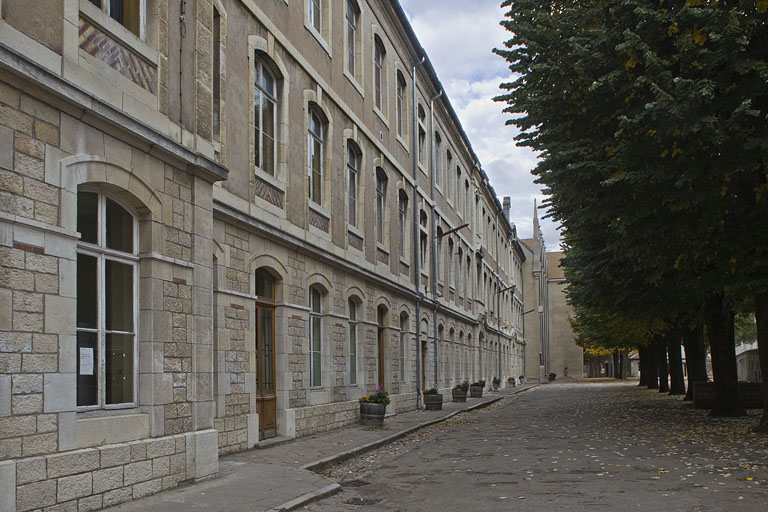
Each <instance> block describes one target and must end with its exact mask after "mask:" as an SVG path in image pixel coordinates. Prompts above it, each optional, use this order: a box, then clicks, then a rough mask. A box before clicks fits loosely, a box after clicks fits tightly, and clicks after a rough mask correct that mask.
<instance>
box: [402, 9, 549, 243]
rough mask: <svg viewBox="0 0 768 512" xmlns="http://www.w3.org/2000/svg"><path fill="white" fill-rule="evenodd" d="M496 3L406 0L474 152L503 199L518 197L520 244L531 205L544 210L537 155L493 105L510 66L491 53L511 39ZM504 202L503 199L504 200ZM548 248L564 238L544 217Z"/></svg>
mask: <svg viewBox="0 0 768 512" xmlns="http://www.w3.org/2000/svg"><path fill="white" fill-rule="evenodd" d="M500 3H501V2H500V1H498V0H469V1H468V0H400V4H401V5H402V6H403V9H404V10H405V12H406V14H407V15H408V18H409V19H410V21H411V25H412V26H413V29H414V31H415V32H416V35H417V36H418V38H419V41H420V42H421V45H422V46H423V47H424V49H425V50H426V51H427V54H428V55H429V59H430V61H431V62H432V65H433V66H434V67H435V70H436V71H437V75H438V77H439V78H440V81H441V82H442V84H443V87H444V88H445V93H446V95H447V96H448V98H449V99H450V101H451V104H452V105H453V108H454V109H455V110H456V113H457V115H458V116H459V119H461V122H462V126H463V128H464V131H465V132H466V133H467V136H468V137H469V140H470V142H471V144H472V148H473V149H474V151H475V153H476V154H477V156H478V158H479V159H480V162H481V164H482V166H483V169H484V170H485V172H486V173H487V174H488V177H489V178H490V180H491V185H492V186H493V188H494V189H495V190H496V193H497V194H498V195H499V197H500V198H501V197H503V196H510V198H511V199H512V206H511V217H512V222H513V223H515V224H516V226H517V230H518V235H519V236H520V237H521V238H528V237H530V236H531V233H532V229H533V221H532V215H533V200H534V199H536V200H537V201H538V203H539V204H541V202H542V200H543V198H544V196H543V194H542V193H541V188H542V187H541V186H540V185H536V184H534V183H533V180H534V176H532V175H531V174H530V171H531V169H533V168H534V167H535V166H536V155H535V154H534V153H533V152H532V151H530V150H529V149H527V148H519V147H517V146H516V145H515V142H514V140H513V138H514V136H515V135H517V133H518V131H517V129H516V128H514V127H512V126H506V125H505V122H506V120H507V119H509V115H507V114H503V113H502V112H501V110H502V109H503V108H504V105H503V104H501V103H496V102H494V101H492V98H493V97H494V96H497V95H499V94H501V92H502V91H501V90H500V89H499V84H501V83H502V82H505V81H509V79H510V75H509V70H508V68H507V64H506V62H505V61H504V60H503V59H502V58H501V57H499V56H497V55H495V54H493V53H491V50H492V49H493V48H495V47H496V48H498V47H502V46H503V44H504V41H505V40H506V39H509V33H508V32H506V31H505V30H504V29H503V28H502V27H501V26H500V25H499V21H501V19H502V18H503V17H504V11H503V10H502V9H501V8H499V4H500ZM500 200H501V199H500ZM544 214H545V212H543V211H539V219H540V223H541V229H542V231H543V233H544V239H545V241H546V243H547V247H548V249H549V250H557V249H558V246H559V237H560V235H559V232H558V230H557V227H556V226H555V225H554V223H552V222H551V221H550V220H549V219H541V217H543V216H544Z"/></svg>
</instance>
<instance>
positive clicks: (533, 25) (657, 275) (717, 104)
mask: <svg viewBox="0 0 768 512" xmlns="http://www.w3.org/2000/svg"><path fill="white" fill-rule="evenodd" d="M763 3H764V2H763ZM760 5H762V4H760ZM503 6H505V7H507V8H508V9H509V10H508V12H507V14H506V17H505V19H504V21H502V25H503V26H504V27H505V28H506V29H507V30H509V32H510V33H511V38H510V40H509V41H507V42H505V44H504V48H501V49H497V50H495V52H496V53H497V54H499V55H500V56H501V57H503V58H504V59H506V60H507V62H508V63H509V68H510V71H511V72H512V76H513V79H512V80H511V81H510V82H507V83H504V84H502V85H501V88H502V90H503V91H504V94H502V95H500V96H498V97H497V98H496V100H497V101H500V102H503V103H505V104H506V105H507V106H506V108H505V109H504V112H506V113H508V114H510V115H511V116H512V117H511V118H510V120H509V121H508V123H509V124H513V125H515V126H517V127H518V129H519V130H520V134H519V135H518V136H517V137H516V140H517V142H518V144H519V145H521V146H525V147H530V148H531V149H533V150H535V151H537V152H538V153H539V155H540V157H541V158H540V159H539V162H538V165H537V166H536V168H535V169H534V170H533V173H534V174H535V175H536V176H537V183H539V184H541V185H543V186H544V189H545V191H546V192H547V193H548V194H549V199H548V200H547V202H546V203H545V206H546V207H547V208H548V209H549V212H550V213H549V216H551V217H552V218H553V219H554V220H555V221H557V222H559V223H561V225H562V232H563V238H564V252H565V256H564V258H563V262H562V263H563V266H564V268H565V274H566V279H567V281H568V288H567V294H568V300H569V302H570V303H571V304H572V305H573V306H574V308H575V311H576V316H575V318H574V325H575V328H576V331H577V334H578V336H579V340H580V341H579V342H580V343H582V344H583V345H584V346H592V345H599V346H603V347H609V348H610V347H619V346H623V347H630V346H637V345H638V344H641V343H643V342H645V340H647V339H649V338H650V337H651V335H653V334H655V333H660V332H664V331H666V330H668V329H669V328H671V327H683V326H685V325H687V324H693V323H697V322H700V321H701V304H702V300H703V297H705V296H707V295H709V294H713V293H719V292H725V293H726V294H727V295H728V296H729V297H730V300H731V302H735V301H736V300H737V297H740V296H744V295H747V296H751V295H753V294H754V293H758V292H760V291H765V290H767V289H768V257H767V256H768V230H766V229H764V226H763V224H764V222H765V219H766V218H768V179H766V169H765V160H766V155H768V123H766V114H768V87H766V86H765V84H766V80H767V79H768V25H767V24H766V15H765V9H763V8H761V9H762V10H760V11H759V10H758V9H757V8H756V4H755V2H748V1H743V0H742V1H729V2H709V1H705V0H688V1H682V0H677V1H669V0H661V1H659V2H645V1H641V0H623V1H618V0H608V1H601V2H568V1H554V2H546V3H541V2H537V1H534V0H515V1H511V0H507V1H506V2H504V4H503Z"/></svg>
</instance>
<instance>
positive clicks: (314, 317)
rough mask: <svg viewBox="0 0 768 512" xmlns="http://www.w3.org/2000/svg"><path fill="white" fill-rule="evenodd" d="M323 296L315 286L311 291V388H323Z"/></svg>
mask: <svg viewBox="0 0 768 512" xmlns="http://www.w3.org/2000/svg"><path fill="white" fill-rule="evenodd" d="M321 300H322V296H321V294H320V290H318V289H317V287H315V286H313V287H311V288H310V289H309V382H310V386H312V387H313V388H317V387H320V386H322V382H323V381H322V359H321V347H322V343H321V340H322V335H323V329H322V320H323V317H322V312H323V311H322V304H321Z"/></svg>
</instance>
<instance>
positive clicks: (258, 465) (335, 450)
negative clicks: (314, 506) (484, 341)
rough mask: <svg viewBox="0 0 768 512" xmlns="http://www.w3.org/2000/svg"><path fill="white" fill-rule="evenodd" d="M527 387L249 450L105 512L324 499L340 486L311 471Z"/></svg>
mask: <svg viewBox="0 0 768 512" xmlns="http://www.w3.org/2000/svg"><path fill="white" fill-rule="evenodd" d="M534 387H536V384H528V385H523V386H519V387H516V388H508V389H500V390H498V391H495V392H489V393H486V394H484V395H483V398H468V399H467V402H466V403H464V404H457V403H453V402H446V403H444V404H443V410H442V411H410V412H406V413H403V414H398V415H395V416H392V417H390V418H387V419H386V420H385V421H384V427H385V428H384V429H380V430H379V429H372V428H370V427H363V426H362V425H357V424H353V425H348V426H346V427H343V428H339V429H336V430H331V431H329V432H323V433H320V434H316V435H312V436H307V437H302V438H299V439H296V440H295V441H291V442H287V443H284V444H279V445H276V446H272V447H270V448H266V449H258V448H257V449H254V450H250V451H247V452H241V453H237V454H233V455H227V456H225V457H222V458H220V459H219V476H218V478H216V479H213V480H208V481H205V482H200V483H197V484H193V485H190V486H186V487H182V488H179V489H174V490H170V491H167V492H163V493H160V494H156V495H154V496H150V497H147V498H143V499H140V500H136V501H132V502H129V503H125V504H122V505H118V506H116V507H112V508H110V509H108V510H109V511H111V512H133V511H145V510H163V511H164V512H182V511H188V510H206V511H211V512H215V511H227V512H254V511H267V510H271V511H287V510H293V509H295V508H298V507H301V506H303V505H306V504H307V503H309V502H311V501H314V500H317V499H320V498H323V497H325V496H329V495H331V494H333V493H335V492H338V491H339V490H340V489H341V486H340V485H339V484H338V483H336V482H333V481H331V480H329V479H326V478H323V477H321V476H320V475H318V474H317V473H316V472H319V471H322V470H323V469H324V468H326V467H328V466H331V465H333V464H335V463H338V462H341V461H344V460H347V459H349V458H352V457H354V456H356V455H359V454H361V453H365V452H367V451H370V450H373V449H375V448H378V447H380V446H383V445H386V444H389V443H391V442H393V441H395V440H397V439H400V438H401V437H404V436H406V435H408V434H410V433H411V432H414V431H416V430H419V429H421V428H424V427H426V426H429V425H432V424H434V423H438V422H441V421H444V420H446V419H448V418H450V417H452V416H455V415H456V414H459V413H461V412H464V411H471V410H474V409H477V408H480V407H485V406H487V405H490V404H492V403H494V402H497V401H499V400H502V399H503V398H504V397H505V396H511V395H514V394H517V393H520V392H523V391H525V390H528V389H531V388H534Z"/></svg>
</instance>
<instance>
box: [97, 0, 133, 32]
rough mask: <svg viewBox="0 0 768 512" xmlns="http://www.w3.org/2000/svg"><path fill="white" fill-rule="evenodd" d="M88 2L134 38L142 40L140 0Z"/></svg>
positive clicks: (98, 0)
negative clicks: (125, 29)
mask: <svg viewBox="0 0 768 512" xmlns="http://www.w3.org/2000/svg"><path fill="white" fill-rule="evenodd" d="M90 2H91V3H92V4H93V5H95V6H96V7H98V8H99V9H101V10H102V11H104V12H105V13H107V15H108V16H109V17H110V18H112V19H113V20H115V21H116V22H118V23H119V24H121V25H122V26H124V27H125V28H127V29H128V30H130V31H131V32H133V33H134V34H136V37H140V38H142V39H144V33H143V32H144V31H143V29H142V25H143V24H144V19H145V16H146V14H145V12H144V9H142V4H143V3H144V2H142V0H90Z"/></svg>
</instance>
